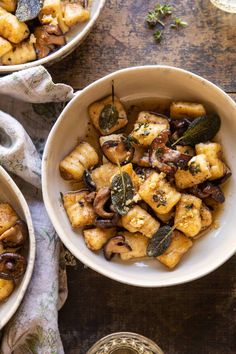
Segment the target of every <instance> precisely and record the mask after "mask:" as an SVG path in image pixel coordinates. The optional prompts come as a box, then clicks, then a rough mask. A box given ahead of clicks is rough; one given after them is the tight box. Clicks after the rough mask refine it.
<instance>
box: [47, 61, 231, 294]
mask: <svg viewBox="0 0 236 354" xmlns="http://www.w3.org/2000/svg"><path fill="white" fill-rule="evenodd" d="M112 80H114V82H115V91H116V95H117V96H118V97H120V98H121V100H122V101H123V102H124V103H127V102H133V101H135V100H137V99H144V100H145V99H147V98H154V99H166V98H168V99H171V100H185V101H192V102H195V101H197V102H202V103H203V104H205V105H206V107H207V108H210V109H212V110H213V111H215V112H217V113H218V114H219V115H220V117H221V120H222V126H221V129H220V133H219V140H220V141H222V144H223V151H224V154H225V157H226V159H227V162H228V164H229V166H230V168H231V169H232V173H233V175H232V177H231V179H230V180H229V182H228V183H227V190H226V201H225V204H224V205H223V206H222V210H221V213H220V215H218V216H217V220H218V222H219V227H218V228H217V229H214V228H212V229H211V230H209V231H208V232H207V233H206V235H205V236H203V237H202V238H200V239H198V240H196V241H195V244H194V246H193V247H192V249H191V250H190V251H189V252H188V253H187V254H186V255H185V256H184V258H183V260H182V261H181V263H180V264H179V265H178V267H176V268H175V269H174V270H172V271H169V270H168V269H166V268H164V266H162V265H161V264H160V263H159V262H157V261H155V260H151V259H148V260H142V261H133V262H120V261H118V260H114V261H111V262H107V261H106V260H105V259H104V257H103V255H97V254H94V253H93V252H91V251H90V250H89V249H88V248H87V247H86V245H85V243H84V240H83V237H82V236H81V233H80V232H75V231H73V230H72V229H71V226H70V223H69V221H68V218H67V216H66V213H65V211H64V209H63V206H62V205H61V203H60V192H65V191H67V190H68V189H70V185H69V183H68V182H66V181H64V180H63V179H62V178H61V176H60V173H59V169H58V166H59V162H60V160H61V159H63V158H64V157H65V155H67V154H68V153H69V151H71V150H72V149H73V148H74V147H75V146H76V143H77V141H78V138H83V137H84V136H85V134H86V131H87V127H88V121H89V117H88V112H87V108H88V106H89V104H91V103H92V102H94V101H97V100H99V99H101V98H102V97H104V96H106V95H108V94H110V92H111V81H112ZM235 136H236V105H235V103H234V101H233V100H232V99H231V98H230V97H229V96H228V95H227V94H226V93H224V92H223V91H222V90H221V89H220V88H219V87H217V86H216V85H214V84H212V83H211V82H209V81H207V80H205V79H203V78H201V77H199V76H197V75H194V74H192V73H190V72H188V71H184V70H181V69H177V68H174V67H167V66H144V67H135V68H128V69H124V70H120V71H118V72H115V73H113V74H111V75H108V76H106V77H104V78H102V79H100V80H98V81H96V82H94V83H92V84H91V85H89V86H88V87H87V88H85V89H84V90H83V91H81V92H79V93H78V94H77V96H76V97H75V98H74V99H73V100H72V101H71V102H70V103H69V104H68V105H67V107H66V108H65V109H64V111H63V112H62V114H61V115H60V117H59V118H58V120H57V122H56V123H55V125H54V127H53V129H52V130H51V132H50V135H49V138H48V141H47V144H46V148H45V152H44V158H43V196H44V202H45V205H46V208H47V211H48V214H49V216H50V218H51V220H52V223H53V225H54V227H55V229H56V231H57V233H58V235H59V236H60V238H61V240H62V241H63V243H64V244H65V245H66V247H67V248H68V249H69V250H70V251H71V252H72V253H73V254H74V255H75V256H76V257H77V258H78V259H80V261H81V262H83V263H84V264H86V265H87V266H89V267H90V268H92V269H94V270H96V271H97V272H99V273H101V274H104V275H106V276H108V277H110V278H112V279H115V280H117V281H120V282H123V283H127V284H132V285H136V286H143V287H161V286H170V285H176V284H180V283H185V282H189V281H191V280H194V279H197V278H200V277H202V276H204V275H206V274H208V273H210V272H211V271H213V270H214V269H216V268H218V267H219V266H220V265H221V264H223V263H224V262H225V261H226V260H227V259H229V258H230V257H231V256H232V255H233V254H234V252H235V250H236V242H235V235H234V229H235V219H236V211H235V203H236V182H235V178H236V163H235V162H236V161H235V159H236V139H235Z"/></svg>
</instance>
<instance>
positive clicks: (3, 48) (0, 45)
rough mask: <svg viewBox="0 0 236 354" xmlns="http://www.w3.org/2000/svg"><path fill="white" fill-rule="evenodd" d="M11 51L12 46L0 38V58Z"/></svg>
mask: <svg viewBox="0 0 236 354" xmlns="http://www.w3.org/2000/svg"><path fill="white" fill-rule="evenodd" d="M11 49H12V44H11V43H10V42H9V41H7V40H6V39H4V38H2V37H0V58H1V57H2V56H3V55H4V54H6V53H8V52H9V51H10V50H11Z"/></svg>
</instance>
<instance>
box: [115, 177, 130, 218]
mask: <svg viewBox="0 0 236 354" xmlns="http://www.w3.org/2000/svg"><path fill="white" fill-rule="evenodd" d="M133 197H134V187H133V183H132V180H131V178H130V176H129V174H128V173H127V172H121V173H120V174H117V175H115V176H114V177H113V179H112V182H111V201H112V205H113V207H114V209H115V211H116V212H117V213H118V214H120V215H126V214H127V213H128V211H129V209H130V207H131V205H132V200H133Z"/></svg>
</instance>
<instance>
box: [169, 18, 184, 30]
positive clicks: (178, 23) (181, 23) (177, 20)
mask: <svg viewBox="0 0 236 354" xmlns="http://www.w3.org/2000/svg"><path fill="white" fill-rule="evenodd" d="M187 26H188V22H186V21H183V20H182V19H181V18H179V17H176V18H175V19H174V23H172V24H171V25H170V27H171V28H176V29H178V28H180V27H187Z"/></svg>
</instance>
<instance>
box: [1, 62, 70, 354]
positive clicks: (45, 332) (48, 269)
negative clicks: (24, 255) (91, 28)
mask: <svg viewBox="0 0 236 354" xmlns="http://www.w3.org/2000/svg"><path fill="white" fill-rule="evenodd" d="M72 97H73V90H72V88H71V87H70V86H67V85H64V84H54V83H53V81H52V78H51V76H50V75H49V73H48V72H47V70H46V69H45V68H44V67H42V66H38V67H35V68H32V69H27V70H23V71H21V72H17V73H14V74H11V75H8V76H5V77H2V78H0V109H2V110H4V111H7V112H8V113H11V114H14V115H15V116H16V119H15V118H13V117H12V116H11V115H10V114H8V113H4V112H3V111H0V164H1V165H2V166H3V167H4V168H5V169H6V170H8V171H9V172H11V173H13V174H14V175H16V176H19V177H21V178H17V177H16V178H15V181H16V182H17V184H18V185H19V187H20V189H21V191H22V192H23V194H24V196H25V197H26V200H27V202H28V204H29V207H30V210H31V214H32V218H33V223H34V228H35V234H36V241H37V251H36V262H35V268H34V273H33V276H32V280H31V282H30V285H29V287H28V290H27V292H26V295H25V297H24V299H23V301H22V304H21V305H20V307H19V309H18V311H17V313H16V314H15V316H14V317H13V319H11V320H10V322H9V323H8V325H7V326H6V328H5V329H4V332H3V339H2V343H1V353H2V354H10V353H13V352H14V354H25V353H31V354H34V353H35V354H36V353H37V354H63V353H64V351H63V346H62V343H61V339H60V335H59V331H58V323H57V311H58V307H59V306H60V305H61V304H62V303H63V302H64V301H65V297H66V295H67V292H66V290H67V289H66V282H65V276H64V278H63V279H64V284H63V285H62V292H63V294H62V296H60V294H59V292H60V291H59V290H60V289H59V251H60V243H59V240H58V237H57V235H56V233H55V231H54V229H53V227H52V224H51V223H50V221H49V218H48V216H47V213H46V210H45V208H44V205H43V201H42V196H41V191H40V175H41V153H42V150H43V147H44V142H45V139H46V137H47V135H48V132H49V130H50V127H51V126H52V124H53V123H54V121H55V120H56V118H57V116H58V114H59V111H60V108H62V104H60V103H59V104H56V103H50V104H46V105H42V103H46V102H66V101H69V100H70V99H71V98H72ZM22 101H24V102H30V104H27V103H22ZM31 103H32V104H31ZM27 105H28V106H27ZM58 105H59V106H60V107H59V108H58ZM26 106H27V109H26V108H25V107H26ZM22 124H23V125H22ZM23 126H24V127H23ZM26 130H27V132H28V133H27V132H26ZM30 136H31V137H30ZM31 138H32V140H33V141H32V140H31ZM36 147H37V148H36Z"/></svg>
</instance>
